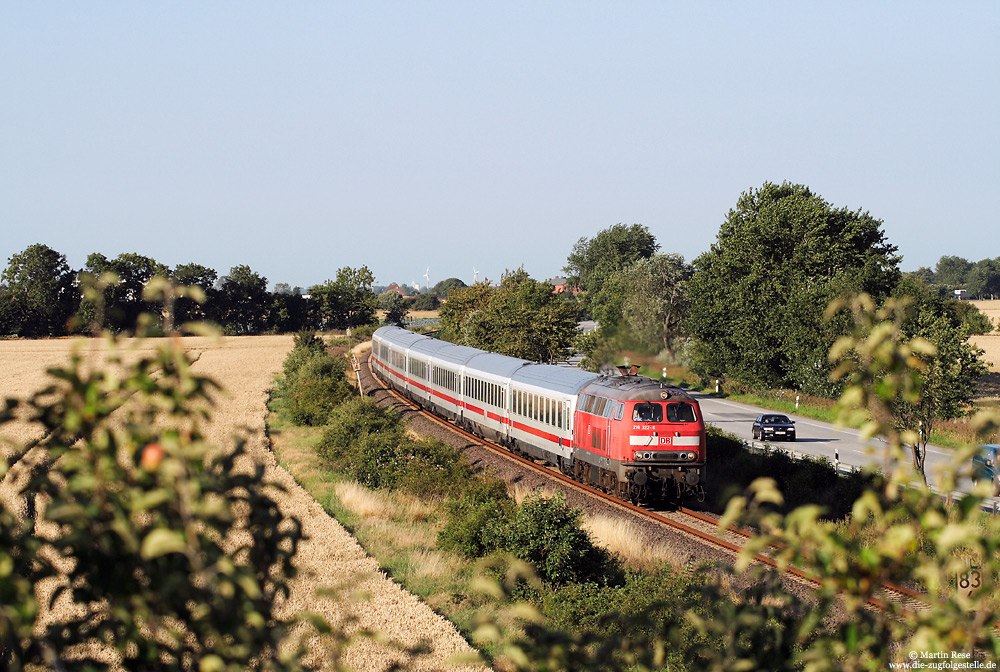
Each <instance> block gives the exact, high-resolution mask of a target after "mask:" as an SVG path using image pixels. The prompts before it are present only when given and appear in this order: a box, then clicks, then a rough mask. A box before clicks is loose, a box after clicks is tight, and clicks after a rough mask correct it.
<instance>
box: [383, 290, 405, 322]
mask: <svg viewBox="0 0 1000 672" xmlns="http://www.w3.org/2000/svg"><path fill="white" fill-rule="evenodd" d="M383 297H384V299H385V300H384V301H383ZM379 307H380V308H381V309H382V310H384V311H385V323H386V324H387V325H395V326H397V327H402V326H405V324H406V316H407V315H409V314H410V311H409V310H407V309H406V305H405V303H404V302H403V297H401V296H400V295H399V294H398V293H397V292H385V293H384V294H382V295H381V296H379Z"/></svg>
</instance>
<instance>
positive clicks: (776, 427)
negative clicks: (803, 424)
mask: <svg viewBox="0 0 1000 672" xmlns="http://www.w3.org/2000/svg"><path fill="white" fill-rule="evenodd" d="M750 433H751V434H752V435H753V438H755V439H760V440H761V441H794V440H795V423H794V422H793V421H792V420H790V419H789V418H788V416H787V415H781V414H780V413H762V414H761V415H758V416H757V419H756V420H754V421H753V429H752V430H751V432H750Z"/></svg>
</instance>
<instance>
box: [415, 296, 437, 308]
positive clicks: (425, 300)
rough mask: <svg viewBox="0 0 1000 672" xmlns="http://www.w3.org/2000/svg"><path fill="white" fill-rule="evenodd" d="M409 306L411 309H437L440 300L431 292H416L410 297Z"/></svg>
mask: <svg viewBox="0 0 1000 672" xmlns="http://www.w3.org/2000/svg"><path fill="white" fill-rule="evenodd" d="M410 307H411V308H413V310H438V309H439V308H440V307H441V301H440V300H438V297H437V296H435V295H434V294H432V293H427V294H417V295H416V296H414V297H413V298H412V299H410Z"/></svg>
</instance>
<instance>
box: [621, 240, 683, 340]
mask: <svg viewBox="0 0 1000 672" xmlns="http://www.w3.org/2000/svg"><path fill="white" fill-rule="evenodd" d="M692 272H693V271H692V268H691V266H690V265H688V264H686V263H684V257H682V256H681V255H679V254H658V255H654V256H652V257H647V258H643V259H639V260H638V261H636V262H635V263H633V264H632V265H631V266H629V267H627V268H626V269H625V270H623V271H622V272H621V274H620V280H619V282H621V284H622V287H623V290H624V296H625V298H624V301H623V302H622V316H623V318H624V320H625V323H626V324H627V325H628V326H629V328H630V329H631V330H632V333H633V334H635V335H636V336H638V337H639V338H640V339H642V340H644V341H646V342H647V343H657V344H659V345H660V346H661V347H663V348H665V349H667V350H670V349H671V348H672V345H671V344H672V341H673V339H674V338H676V337H677V336H679V335H680V334H681V324H682V322H683V321H684V319H685V318H686V317H687V313H688V309H689V305H690V304H689V301H688V291H687V283H688V280H690V278H691V274H692Z"/></svg>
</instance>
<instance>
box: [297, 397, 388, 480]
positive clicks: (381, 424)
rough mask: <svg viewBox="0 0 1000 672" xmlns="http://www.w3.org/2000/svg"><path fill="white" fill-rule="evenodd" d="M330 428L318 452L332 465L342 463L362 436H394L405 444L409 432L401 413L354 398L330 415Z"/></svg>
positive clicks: (369, 401)
mask: <svg viewBox="0 0 1000 672" xmlns="http://www.w3.org/2000/svg"><path fill="white" fill-rule="evenodd" d="M328 424H329V426H328V427H327V429H326V431H324V432H323V436H322V438H321V439H320V441H319V444H318V445H317V446H316V452H317V454H318V455H319V456H320V457H321V458H323V459H324V460H327V461H328V462H330V463H331V464H337V463H339V462H340V461H341V460H342V459H343V458H344V457H345V455H347V452H348V449H349V448H351V446H352V444H353V443H354V441H355V440H357V439H359V438H361V437H362V436H366V435H368V434H391V435H393V436H396V437H397V438H398V439H399V440H402V437H403V433H404V432H405V429H406V427H405V424H404V423H403V418H402V417H401V416H400V415H399V413H397V412H396V411H395V410H393V409H391V408H387V409H383V408H379V407H378V406H377V405H376V404H375V402H374V401H373V400H372V399H371V398H369V397H353V398H351V399H348V400H347V401H345V402H344V403H342V404H340V405H338V406H337V407H336V408H335V409H333V411H332V412H331V413H330V415H329V418H328Z"/></svg>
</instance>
